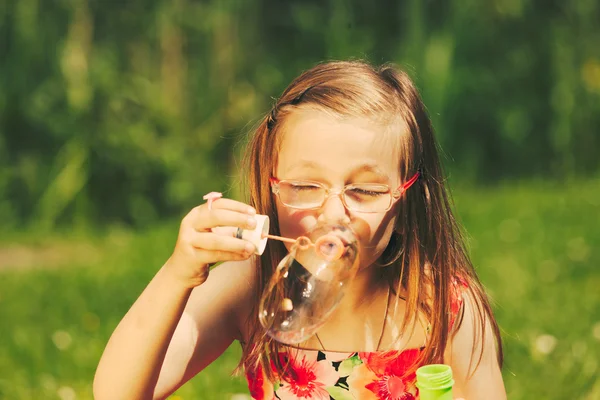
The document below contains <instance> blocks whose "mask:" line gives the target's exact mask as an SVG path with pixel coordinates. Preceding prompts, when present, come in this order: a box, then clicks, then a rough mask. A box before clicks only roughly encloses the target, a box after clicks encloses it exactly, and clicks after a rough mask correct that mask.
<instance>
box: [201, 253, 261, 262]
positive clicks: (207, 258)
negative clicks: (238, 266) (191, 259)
mask: <svg viewBox="0 0 600 400" xmlns="http://www.w3.org/2000/svg"><path fill="white" fill-rule="evenodd" d="M251 256H252V253H235V252H231V251H207V250H198V251H197V252H196V259H197V260H198V261H199V262H200V263H202V264H213V263H218V262H223V261H241V260H247V259H249V258H250V257H251Z"/></svg>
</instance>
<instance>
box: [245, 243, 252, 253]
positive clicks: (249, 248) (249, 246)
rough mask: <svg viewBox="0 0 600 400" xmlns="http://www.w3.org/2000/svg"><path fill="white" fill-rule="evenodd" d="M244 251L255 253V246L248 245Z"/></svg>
mask: <svg viewBox="0 0 600 400" xmlns="http://www.w3.org/2000/svg"><path fill="white" fill-rule="evenodd" d="M244 250H245V251H246V253H254V245H253V244H252V243H246V246H245V247H244Z"/></svg>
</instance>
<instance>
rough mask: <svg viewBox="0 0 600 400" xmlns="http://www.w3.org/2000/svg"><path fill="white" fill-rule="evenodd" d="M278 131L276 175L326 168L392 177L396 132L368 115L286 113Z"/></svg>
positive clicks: (397, 156) (397, 159) (395, 162)
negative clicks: (345, 115) (393, 132)
mask: <svg viewBox="0 0 600 400" xmlns="http://www.w3.org/2000/svg"><path fill="white" fill-rule="evenodd" d="M282 131H283V132H282V137H281V142H280V146H279V149H278V150H279V151H278V155H277V158H278V163H277V171H276V172H277V173H278V174H286V173H290V172H296V171H297V170H299V169H300V170H312V171H318V170H325V171H327V170H329V171H337V172H340V173H347V172H350V171H351V172H353V173H354V172H370V173H374V174H379V175H385V176H388V177H390V178H392V177H393V176H394V175H396V174H397V172H398V166H399V162H400V156H401V155H400V154H399V146H398V136H399V135H398V134H392V133H390V132H389V128H388V127H384V126H382V125H380V124H377V123H374V122H373V121H372V120H370V119H368V118H358V117H343V118H341V117H338V116H335V115H330V114H327V113H325V112H320V111H313V110H310V111H303V112H301V113H293V114H292V115H289V116H288V118H287V119H286V121H285V124H284V127H283V130H282Z"/></svg>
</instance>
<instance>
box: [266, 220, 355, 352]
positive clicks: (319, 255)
mask: <svg viewBox="0 0 600 400" xmlns="http://www.w3.org/2000/svg"><path fill="white" fill-rule="evenodd" d="M357 249H358V247H357V242H356V238H355V236H354V234H353V233H352V230H351V229H350V228H349V227H347V226H345V225H340V224H329V225H321V226H318V227H317V228H315V229H314V230H313V231H312V232H311V233H310V234H309V235H308V236H306V237H304V236H302V237H299V238H298V239H296V241H295V243H294V244H293V245H292V247H291V249H290V252H289V254H288V255H287V256H286V257H285V258H284V259H283V260H281V262H280V263H279V265H278V266H277V268H276V270H275V272H274V274H273V276H272V278H271V280H270V282H269V284H268V285H267V287H266V288H265V291H264V292H263V295H262V298H261V302H260V307H259V319H260V322H261V324H262V325H263V326H264V327H265V329H266V330H267V333H268V334H269V336H271V337H272V338H274V339H275V340H277V341H279V342H282V343H285V344H297V343H301V342H303V341H305V340H307V339H308V338H310V337H311V336H312V335H314V334H315V332H316V331H317V330H318V329H319V328H320V327H321V326H322V325H323V324H324V323H325V322H326V321H327V318H328V317H329V316H330V315H331V313H332V312H333V310H334V309H335V308H336V306H337V305H338V304H339V302H340V300H341V299H342V297H343V296H344V291H345V289H346V287H347V286H348V283H349V281H350V280H351V279H352V278H353V277H354V274H355V273H356V268H357V265H358V252H357Z"/></svg>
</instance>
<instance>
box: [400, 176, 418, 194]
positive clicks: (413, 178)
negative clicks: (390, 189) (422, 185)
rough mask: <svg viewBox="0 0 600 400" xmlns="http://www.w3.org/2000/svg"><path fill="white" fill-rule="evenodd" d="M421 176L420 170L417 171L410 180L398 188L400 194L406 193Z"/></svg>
mask: <svg viewBox="0 0 600 400" xmlns="http://www.w3.org/2000/svg"><path fill="white" fill-rule="evenodd" d="M420 176H421V173H420V172H417V173H416V174H414V175H413V177H412V178H410V179H409V180H408V181H406V182H405V183H404V184H403V185H400V186H399V187H398V189H396V190H399V191H400V194H402V193H404V192H405V191H406V190H407V189H408V188H409V187H411V186H412V185H413V184H414V183H415V182H416V181H417V180H418V179H419V177H420Z"/></svg>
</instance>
